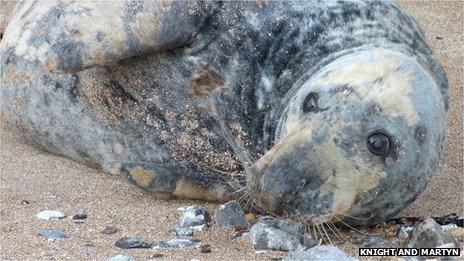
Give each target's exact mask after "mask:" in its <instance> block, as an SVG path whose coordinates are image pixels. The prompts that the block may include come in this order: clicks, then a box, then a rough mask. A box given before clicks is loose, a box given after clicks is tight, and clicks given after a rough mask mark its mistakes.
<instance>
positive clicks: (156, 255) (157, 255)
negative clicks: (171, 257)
mask: <svg viewBox="0 0 464 261" xmlns="http://www.w3.org/2000/svg"><path fill="white" fill-rule="evenodd" d="M163 256H164V255H163V254H160V253H156V254H151V255H150V256H149V257H148V258H161V257H163Z"/></svg>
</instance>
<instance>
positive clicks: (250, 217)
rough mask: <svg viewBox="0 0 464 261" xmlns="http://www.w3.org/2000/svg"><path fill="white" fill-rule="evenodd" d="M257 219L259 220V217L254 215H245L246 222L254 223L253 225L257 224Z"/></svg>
mask: <svg viewBox="0 0 464 261" xmlns="http://www.w3.org/2000/svg"><path fill="white" fill-rule="evenodd" d="M256 219H257V217H256V215H255V214H253V213H248V214H246V215H245V220H246V221H248V222H250V223H252V224H253V223H255V222H256Z"/></svg>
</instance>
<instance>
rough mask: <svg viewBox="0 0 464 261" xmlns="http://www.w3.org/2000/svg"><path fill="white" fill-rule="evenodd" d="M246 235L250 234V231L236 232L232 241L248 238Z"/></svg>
mask: <svg viewBox="0 0 464 261" xmlns="http://www.w3.org/2000/svg"><path fill="white" fill-rule="evenodd" d="M248 234H250V231H246V230H242V231H238V232H237V233H235V234H234V236H233V237H232V239H236V238H240V237H244V236H248Z"/></svg>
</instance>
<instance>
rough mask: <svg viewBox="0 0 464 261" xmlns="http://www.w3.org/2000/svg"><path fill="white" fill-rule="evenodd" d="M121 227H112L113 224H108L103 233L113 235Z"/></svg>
mask: <svg viewBox="0 0 464 261" xmlns="http://www.w3.org/2000/svg"><path fill="white" fill-rule="evenodd" d="M118 231H119V229H118V228H117V227H112V226H107V227H105V229H103V230H102V232H101V233H102V234H105V235H112V234H114V233H116V232H118Z"/></svg>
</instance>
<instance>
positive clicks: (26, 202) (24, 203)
mask: <svg viewBox="0 0 464 261" xmlns="http://www.w3.org/2000/svg"><path fill="white" fill-rule="evenodd" d="M21 205H23V206H24V205H29V201H27V200H25V199H23V200H21Z"/></svg>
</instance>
